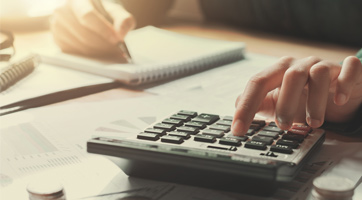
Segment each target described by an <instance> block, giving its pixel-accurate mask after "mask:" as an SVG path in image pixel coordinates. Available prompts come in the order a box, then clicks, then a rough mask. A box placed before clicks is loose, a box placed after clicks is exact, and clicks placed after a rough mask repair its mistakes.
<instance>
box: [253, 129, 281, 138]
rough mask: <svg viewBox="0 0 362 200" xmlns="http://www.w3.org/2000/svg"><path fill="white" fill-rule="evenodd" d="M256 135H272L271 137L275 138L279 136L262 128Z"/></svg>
mask: <svg viewBox="0 0 362 200" xmlns="http://www.w3.org/2000/svg"><path fill="white" fill-rule="evenodd" d="M258 136H265V137H272V138H273V139H277V138H278V137H279V133H278V132H272V131H265V130H262V131H259V132H258Z"/></svg>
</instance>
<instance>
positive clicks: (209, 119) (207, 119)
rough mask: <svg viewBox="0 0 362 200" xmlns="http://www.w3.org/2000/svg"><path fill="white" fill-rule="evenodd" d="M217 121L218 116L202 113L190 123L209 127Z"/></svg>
mask: <svg viewBox="0 0 362 200" xmlns="http://www.w3.org/2000/svg"><path fill="white" fill-rule="evenodd" d="M218 119H220V117H219V115H212V114H206V113H202V114H200V115H198V116H197V117H195V118H194V119H192V121H195V122H201V123H206V124H209V125H210V124H212V123H214V122H216V121H217V120H218Z"/></svg>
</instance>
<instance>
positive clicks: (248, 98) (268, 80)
mask: <svg viewBox="0 0 362 200" xmlns="http://www.w3.org/2000/svg"><path fill="white" fill-rule="evenodd" d="M293 61H294V58H292V57H283V58H281V59H280V60H279V62H277V63H276V64H274V65H272V66H271V67H270V68H268V69H266V70H264V71H262V72H260V73H258V74H257V75H255V76H254V77H252V78H251V79H250V80H249V82H248V83H247V85H246V88H245V90H244V92H243V94H242V96H240V98H238V100H237V102H236V110H235V114H234V120H233V124H232V129H231V130H232V133H233V134H234V135H239V136H240V135H244V134H245V133H246V132H247V130H248V128H249V126H250V124H251V122H252V121H253V119H254V117H255V114H256V112H258V110H259V107H260V106H261V104H262V102H263V100H264V98H265V97H266V95H267V93H268V92H269V91H272V90H274V89H275V88H277V87H279V86H280V85H281V83H282V81H283V76H284V73H285V71H286V70H287V69H288V68H289V66H290V65H291V63H292V62H293Z"/></svg>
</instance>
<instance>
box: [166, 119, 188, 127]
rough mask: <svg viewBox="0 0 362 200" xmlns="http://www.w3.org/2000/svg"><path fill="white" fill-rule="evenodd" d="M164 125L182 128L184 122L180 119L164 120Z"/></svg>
mask: <svg viewBox="0 0 362 200" xmlns="http://www.w3.org/2000/svg"><path fill="white" fill-rule="evenodd" d="M162 123H164V124H173V125H176V126H182V125H183V122H182V120H179V119H164V120H163V121H162Z"/></svg>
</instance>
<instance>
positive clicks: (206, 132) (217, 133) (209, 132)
mask: <svg viewBox="0 0 362 200" xmlns="http://www.w3.org/2000/svg"><path fill="white" fill-rule="evenodd" d="M202 134H203V135H211V136H214V137H217V138H221V137H223V136H224V135H225V134H224V131H219V130H211V129H206V130H204V131H202Z"/></svg>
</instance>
